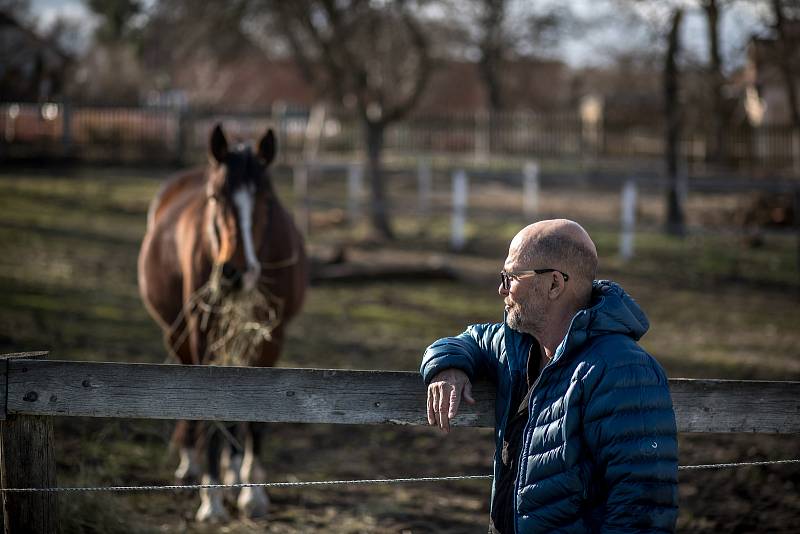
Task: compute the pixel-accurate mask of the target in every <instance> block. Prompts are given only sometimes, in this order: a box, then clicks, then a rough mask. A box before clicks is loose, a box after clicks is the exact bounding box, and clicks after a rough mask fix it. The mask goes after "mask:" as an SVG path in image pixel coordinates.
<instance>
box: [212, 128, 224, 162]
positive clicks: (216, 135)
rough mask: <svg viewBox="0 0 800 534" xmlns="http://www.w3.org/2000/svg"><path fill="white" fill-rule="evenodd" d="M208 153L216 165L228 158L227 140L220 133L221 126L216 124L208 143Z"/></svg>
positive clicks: (222, 133)
mask: <svg viewBox="0 0 800 534" xmlns="http://www.w3.org/2000/svg"><path fill="white" fill-rule="evenodd" d="M208 151H209V155H210V156H211V158H212V159H213V160H214V161H216V162H217V163H223V162H224V161H225V158H226V157H227V156H228V140H227V139H225V133H224V132H223V131H222V125H221V124H219V123H217V125H216V126H214V129H213V130H212V131H211V138H210V139H209V141H208Z"/></svg>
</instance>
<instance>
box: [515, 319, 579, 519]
mask: <svg viewBox="0 0 800 534" xmlns="http://www.w3.org/2000/svg"><path fill="white" fill-rule="evenodd" d="M575 317H577V314H575V315H573V316H572V320H571V321H570V322H569V327H568V328H567V334H566V336H564V340H566V339H567V338H568V337H569V336H570V334H572V325H573V323H574V322H575ZM540 346H541V345H540ZM564 348H565V349H566V344H565V345H564ZM528 350H530V349H528ZM565 353H566V350H565V351H564V352H562V353H561V355H560V356H561V357H560V358H558V361H556V360H555V358H554V359H553V360H550V361H549V362H548V363H547V365H545V366H544V367H542V370H541V371H539V376H537V377H536V380H534V381H533V385H532V386H531V395H530V397H529V398H528V421H527V422H526V423H525V429H524V430H523V431H522V438H523V439H522V447H521V448H520V451H519V458H517V480H515V481H514V533H515V534H517V533H518V532H519V525H518V518H519V514H518V513H517V512H518V510H517V494H518V493H519V491H520V486H521V484H522V476H523V475H522V473H523V471H522V458H523V457H524V456H525V451H527V450H528V443H530V442H529V440H528V430H529V429H530V425H531V416H532V415H533V409H532V405H531V403H532V402H533V397H534V395H533V394H534V392H535V391H534V390H535V389H536V386H538V385H539V382H540V381H541V380H542V377H544V374H545V372H550V370H551V369H552V368H554V367H557V366H558V365H560V364H561V363H562V360H563V359H564V354H565ZM528 357H529V358H530V356H528ZM530 434H531V436H533V432H531V433H530Z"/></svg>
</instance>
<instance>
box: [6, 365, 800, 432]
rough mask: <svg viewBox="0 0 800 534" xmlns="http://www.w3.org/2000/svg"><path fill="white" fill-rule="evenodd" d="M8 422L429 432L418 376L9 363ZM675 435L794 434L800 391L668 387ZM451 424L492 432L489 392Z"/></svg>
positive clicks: (758, 386) (793, 385) (799, 385)
mask: <svg viewBox="0 0 800 534" xmlns="http://www.w3.org/2000/svg"><path fill="white" fill-rule="evenodd" d="M8 384H9V388H8V413H9V414H12V413H18V414H31V415H60V416H90V417H130V418H153V419H208V420H228V421H244V420H252V421H267V422H301V423H348V424H405V425H419V424H426V420H425V418H426V416H425V388H424V386H423V384H422V381H421V379H420V377H419V375H418V374H416V373H411V372H397V371H348V370H322V369H284V368H277V369H265V368H262V369H256V368H246V367H213V366H181V365H147V364H120V363H90V362H59V361H36V360H33V361H22V360H21V361H11V362H9V374H8ZM670 385H671V390H672V396H673V401H674V404H675V412H676V417H677V422H678V429H679V431H681V432H763V433H800V382H750V381H731V380H690V379H673V380H671V381H670ZM474 397H475V398H476V399H477V400H478V404H476V405H475V406H467V405H463V406H462V410H461V414H460V415H459V416H458V417H457V418H456V420H455V421H454V424H456V425H461V426H483V427H491V426H493V424H494V391H493V389H492V387H491V386H490V385H489V384H486V383H478V384H475V387H474Z"/></svg>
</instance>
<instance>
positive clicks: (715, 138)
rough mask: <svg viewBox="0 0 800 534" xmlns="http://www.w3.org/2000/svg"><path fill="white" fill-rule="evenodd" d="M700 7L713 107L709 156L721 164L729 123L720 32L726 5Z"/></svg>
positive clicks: (715, 2)
mask: <svg viewBox="0 0 800 534" xmlns="http://www.w3.org/2000/svg"><path fill="white" fill-rule="evenodd" d="M700 7H701V8H702V9H703V11H704V12H705V15H706V28H707V30H708V56H709V57H708V79H709V89H710V97H711V107H712V115H711V149H710V151H709V156H710V158H711V160H712V161H716V162H721V161H723V160H724V159H725V154H726V147H725V130H726V128H727V123H728V120H727V115H726V110H725V99H724V94H723V87H724V85H725V75H724V74H723V72H722V55H721V53H720V31H719V21H720V15H721V10H722V9H723V8H724V7H725V3H724V2H723V1H722V0H700Z"/></svg>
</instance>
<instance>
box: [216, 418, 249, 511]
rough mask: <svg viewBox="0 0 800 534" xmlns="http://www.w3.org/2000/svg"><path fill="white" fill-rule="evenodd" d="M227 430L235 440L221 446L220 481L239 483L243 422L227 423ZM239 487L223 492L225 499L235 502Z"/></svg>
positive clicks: (230, 483) (228, 483)
mask: <svg viewBox="0 0 800 534" xmlns="http://www.w3.org/2000/svg"><path fill="white" fill-rule="evenodd" d="M227 428H228V432H230V434H231V435H232V436H233V437H234V438H235V440H236V442H235V443H233V442H230V443H228V444H227V446H225V447H223V450H222V459H221V460H220V468H221V470H222V482H223V484H226V485H233V484H239V483H241V481H242V479H241V478H240V477H239V471H240V470H241V468H242V453H243V450H242V445H241V444H242V443H243V442H244V423H234V424H229V425H227ZM230 441H232V440H230ZM240 491H241V490H240V488H230V489H228V490H227V491H226V492H225V497H226V499H227V500H229V501H231V502H233V503H235V502H236V499H238V497H239V492H240Z"/></svg>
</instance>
